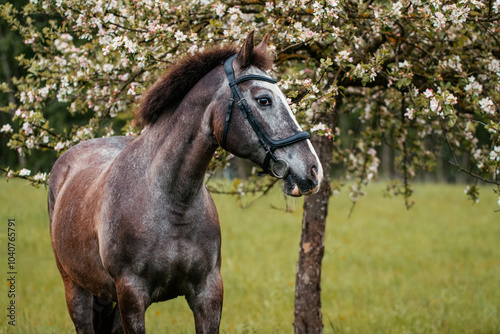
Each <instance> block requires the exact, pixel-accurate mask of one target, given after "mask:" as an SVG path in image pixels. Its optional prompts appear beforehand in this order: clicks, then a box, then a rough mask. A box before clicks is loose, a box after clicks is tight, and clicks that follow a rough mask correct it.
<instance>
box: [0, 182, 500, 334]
mask: <svg viewBox="0 0 500 334" xmlns="http://www.w3.org/2000/svg"><path fill="white" fill-rule="evenodd" d="M383 188H384V185H383V184H376V185H373V186H371V187H369V188H368V189H367V190H368V195H367V196H366V197H365V198H362V199H361V201H360V202H359V203H358V204H357V206H356V208H355V210H354V213H353V215H352V216H351V217H350V218H348V217H347V213H348V211H349V208H350V202H349V200H348V198H347V194H341V195H340V196H339V197H335V198H332V200H331V204H330V209H329V210H330V211H329V216H328V224H327V235H326V239H325V247H326V251H325V257H324V261H323V276H322V277H323V282H322V301H323V318H324V324H325V330H324V332H325V333H500V212H496V213H495V212H494V210H496V209H498V206H497V205H496V202H497V197H496V196H495V195H494V194H493V193H492V192H491V191H490V190H487V189H486V188H484V189H483V196H482V198H481V201H480V202H479V203H478V204H475V205H472V204H471V202H468V201H467V200H466V198H465V196H464V195H463V189H464V186H449V185H416V186H415V190H416V192H415V196H414V200H415V201H416V205H415V206H414V207H413V208H412V209H411V210H410V211H406V209H405V207H404V204H403V203H402V199H400V198H394V199H387V198H383V197H382V190H383ZM215 202H216V204H217V207H218V209H219V215H220V220H221V225H222V239H223V250H222V258H223V263H222V270H223V273H222V274H223V277H224V287H225V295H224V310H223V318H222V323H221V333H292V332H293V326H292V323H293V296H294V285H295V269H296V264H295V263H296V258H297V253H298V244H299V238H300V229H301V218H302V208H301V207H302V199H297V200H294V202H293V203H292V206H294V207H295V212H293V213H285V212H283V211H278V210H275V209H272V208H271V204H273V205H276V206H281V207H283V205H284V204H283V203H284V201H283V197H282V195H281V194H280V193H279V192H275V193H273V194H271V195H270V196H268V197H267V198H263V199H261V200H259V201H258V202H256V203H254V204H253V205H252V206H251V207H250V208H249V209H240V208H239V207H238V205H237V203H236V201H235V200H234V199H233V198H231V197H222V196H216V197H215ZM8 218H14V219H15V221H16V268H15V269H16V271H17V275H16V285H15V288H16V298H15V302H16V327H15V328H13V327H12V326H9V325H7V320H8V318H7V317H6V315H7V312H8V311H7V307H8V306H9V301H10V299H9V298H8V296H7V292H8V289H9V286H8V282H7V278H8V275H7V272H8V271H9V269H8V267H7V262H8V261H7V224H8ZM0 245H1V246H0V268H1V273H2V276H1V277H2V281H3V283H2V284H0V309H1V310H3V311H1V314H0V315H1V321H0V333H23V334H24V333H72V332H73V325H72V323H71V320H70V318H69V315H68V314H67V312H66V306H65V301H64V293H63V286H62V281H61V279H60V277H59V273H58V271H57V269H56V266H55V262H54V259H53V254H52V250H51V247H50V238H49V230H48V217H47V213H46V190H44V189H38V190H37V189H33V188H31V187H29V186H25V185H24V183H23V182H19V181H11V182H9V183H5V181H4V180H3V179H0ZM146 316H147V319H146V324H147V330H148V332H149V333H193V332H194V324H193V319H192V314H191V311H190V310H189V308H188V306H187V304H186V302H185V300H184V299H183V298H177V299H175V300H172V301H168V302H164V303H160V304H154V305H152V306H151V307H150V308H149V309H148V312H147V314H146Z"/></svg>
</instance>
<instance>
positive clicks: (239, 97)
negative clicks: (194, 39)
mask: <svg viewBox="0 0 500 334" xmlns="http://www.w3.org/2000/svg"><path fill="white" fill-rule="evenodd" d="M236 56H237V55H234V56H231V57H230V58H228V59H227V60H226V61H225V62H224V71H225V72H226V76H227V79H228V80H229V87H230V88H231V97H230V98H229V105H228V108H227V113H226V122H225V124H224V134H223V137H222V147H223V148H225V147H226V137H227V130H228V128H229V120H230V118H231V112H232V110H233V103H234V102H235V101H236V104H237V105H238V106H239V107H240V110H241V112H243V116H245V118H246V119H247V120H248V123H250V126H251V127H252V129H253V131H254V132H255V134H256V135H257V137H258V138H259V142H260V145H262V147H263V148H264V150H265V151H266V153H267V154H266V158H265V159H264V166H263V168H264V173H269V174H270V175H272V176H274V177H276V178H279V179H283V178H285V177H286V176H287V175H288V173H289V172H290V164H289V163H288V162H287V161H286V160H283V159H281V158H277V157H276V155H275V154H274V151H275V150H276V149H277V148H279V147H284V146H288V145H292V144H295V143H297V142H299V141H302V140H305V139H309V138H311V135H310V134H309V132H307V131H302V132H299V133H296V134H294V135H292V136H290V137H288V138H285V139H279V140H274V139H272V138H270V137H269V136H268V135H267V133H266V132H265V131H264V129H263V128H262V126H261V125H260V124H259V122H258V121H257V119H256V118H255V116H254V115H253V113H252V110H251V109H250V107H249V106H248V103H247V101H246V100H245V98H244V97H243V94H241V91H240V89H239V88H238V84H240V83H242V82H245V81H248V80H261V81H267V82H270V83H273V84H275V83H277V82H278V81H276V80H275V79H273V78H270V77H265V76H263V75H256V74H248V75H244V76H242V77H239V78H238V79H236V78H235V76H234V69H233V61H234V59H235V58H236Z"/></svg>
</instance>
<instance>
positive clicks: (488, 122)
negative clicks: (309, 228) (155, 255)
mask: <svg viewBox="0 0 500 334" xmlns="http://www.w3.org/2000/svg"><path fill="white" fill-rule="evenodd" d="M0 8H1V10H0V15H2V17H3V18H4V19H5V20H6V21H7V22H8V23H9V24H10V26H11V28H12V29H15V30H17V31H18V33H19V34H20V35H21V36H22V37H23V38H24V41H25V43H26V44H27V45H29V46H30V47H31V48H32V49H33V51H34V53H35V54H36V56H35V57H33V58H30V59H28V58H26V57H24V56H23V57H19V59H18V61H19V62H20V64H21V65H22V66H25V67H26V68H27V69H29V73H30V74H29V76H24V77H21V78H18V79H17V80H16V81H15V82H13V83H12V84H11V85H10V86H9V84H2V85H1V86H0V87H2V90H5V89H9V90H11V91H13V92H15V94H16V98H17V100H18V103H17V104H16V105H15V106H13V109H12V110H10V111H15V110H19V111H18V112H16V113H15V114H14V117H13V120H12V122H11V123H9V124H0V134H1V135H4V136H7V137H9V138H10V141H9V147H10V148H12V149H14V150H17V151H18V152H19V153H20V154H26V153H29V152H30V151H31V150H38V149H52V150H54V151H56V152H57V153H58V154H61V153H62V152H64V151H65V150H66V149H68V148H69V147H71V146H73V145H75V144H76V143H78V142H80V141H82V140H86V139H89V138H94V137H99V136H110V135H115V134H123V135H138V134H139V133H140V131H141V128H139V127H137V126H136V124H135V123H134V122H132V121H131V118H132V116H131V115H132V110H133V109H134V108H136V107H137V105H138V103H140V98H141V96H142V94H143V93H144V91H145V90H146V89H147V87H149V86H151V85H152V84H153V83H154V81H155V80H156V79H157V78H158V77H159V76H160V75H161V74H162V73H163V72H164V71H165V70H166V68H168V66H169V65H170V64H172V63H175V62H176V61H177V60H178V59H180V58H182V57H184V56H186V55H187V54H192V53H194V52H197V51H200V50H203V49H205V48H207V47H209V46H211V45H213V44H216V43H222V44H228V43H235V42H241V41H242V40H243V39H244V38H245V37H246V35H247V34H248V32H250V31H255V34H256V36H257V38H260V37H262V36H263V35H264V34H265V33H269V34H270V47H271V49H272V50H273V51H274V53H275V55H276V62H275V66H274V68H273V70H272V74H273V75H275V76H278V77H279V78H280V79H281V81H280V88H281V89H282V90H284V91H285V93H286V95H287V97H288V98H289V99H290V106H291V109H292V111H293V112H294V114H295V117H296V118H297V120H298V122H299V123H300V124H301V125H302V126H303V127H304V128H306V129H311V130H312V131H313V132H314V133H316V134H319V135H327V136H330V137H331V138H332V140H334V141H335V148H334V151H335V152H334V161H335V162H336V163H344V164H345V165H346V166H347V168H346V170H347V173H348V175H350V176H351V177H354V178H355V179H356V184H357V187H358V188H356V189H355V190H352V193H353V195H352V197H353V198H357V197H359V194H361V192H362V190H361V188H362V186H363V185H364V184H366V183H367V182H369V181H371V180H373V179H375V178H376V176H377V174H378V164H379V161H380V160H379V158H378V157H377V154H376V152H377V150H378V149H379V147H380V145H381V144H382V142H386V143H387V142H389V143H390V145H392V146H393V148H395V149H396V150H398V152H399V153H398V154H399V155H398V159H399V160H398V161H397V163H396V166H397V170H398V172H399V173H400V174H401V175H403V177H404V178H411V177H413V176H414V175H415V174H416V170H417V169H419V168H423V169H428V168H431V167H432V165H433V161H434V162H435V159H436V156H439V155H438V154H436V153H435V152H434V151H435V149H436V148H431V147H429V144H428V143H429V141H428V140H426V138H428V137H432V138H435V137H436V136H439V137H440V138H442V140H443V142H445V143H446V145H447V147H448V144H449V147H451V148H452V149H453V150H457V152H458V151H465V152H467V154H470V155H471V157H472V158H471V160H472V161H473V164H474V167H475V168H477V169H478V171H477V175H481V176H482V177H484V178H491V179H493V180H498V178H499V177H500V176H499V175H498V174H499V170H500V162H499V161H498V159H497V158H496V157H497V156H496V155H495V154H497V151H496V148H497V147H499V146H500V137H499V131H500V110H499V106H500V88H499V87H500V61H499V60H498V59H497V58H498V57H496V56H495V55H494V54H493V51H492V50H496V49H495V48H496V45H495V39H494V38H491V36H497V35H499V33H500V28H499V26H498V24H497V23H498V20H499V19H500V16H499V15H500V13H499V9H500V2H499V0H494V1H483V0H463V1H459V2H455V3H453V2H449V1H442V0H432V1H421V0H417V1H414V0H412V1H410V0H397V1H390V2H387V1H385V2H352V3H346V2H342V1H338V0H327V1H317V0H288V1H285V0H272V1H271V0H270V1H261V2H253V1H236V2H224V1H220V0H218V1H214V0H202V1H191V0H190V1H168V2H166V1H153V0H134V1H122V0H111V1H103V0H85V1H83V0H65V1H61V0H32V1H31V2H30V3H29V4H28V5H26V6H25V7H24V9H23V11H22V12H16V10H15V9H14V8H13V6H12V5H10V4H8V3H7V4H5V5H2V7H0ZM40 13H44V14H45V15H51V16H53V17H60V18H62V20H61V22H60V23H55V22H52V23H51V24H50V25H48V26H47V27H46V29H38V28H37V26H36V25H35V23H34V21H33V20H24V19H21V18H25V17H28V18H29V17H35V16H37V15H39V14H40ZM55 104H58V105H63V106H65V108H67V112H68V113H70V114H71V115H78V116H79V117H86V124H82V123H79V124H78V125H75V126H74V127H72V128H70V129H64V130H62V129H57V130H56V129H54V128H52V127H51V126H50V125H49V124H51V123H49V119H46V116H45V112H44V110H46V109H47V107H50V106H52V105H55ZM333 110H335V112H336V113H337V114H338V115H340V117H338V118H342V117H343V118H345V119H343V120H342V126H347V125H348V126H353V128H354V129H356V131H355V132H350V130H351V129H344V128H342V126H340V123H335V122H332V121H331V118H329V117H326V116H328V115H329V114H330V113H332V111H333ZM338 118H337V119H338ZM84 123H85V122H84ZM124 123H125V126H123V124H124ZM341 128H342V131H341V130H339V129H341ZM479 128H482V129H484V130H486V131H482V130H481V133H486V136H487V138H485V136H484V135H483V137H482V138H479V137H480V136H479V135H478V129H479ZM410 129H411V130H410ZM491 157H494V158H493V159H492V158H491ZM219 161H220V160H219ZM213 166H218V167H223V166H222V165H218V164H215V163H214V164H213ZM214 168H215V167H214ZM19 173H21V171H17V172H13V171H11V175H19ZM26 173H27V172H26V171H23V172H22V173H21V175H20V176H22V177H30V178H33V177H34V176H32V174H34V173H30V174H29V175H26ZM35 175H38V174H35ZM47 177H48V176H47V175H45V176H44V177H42V176H39V177H38V180H42V181H44V180H46V178H47ZM404 193H408V192H404Z"/></svg>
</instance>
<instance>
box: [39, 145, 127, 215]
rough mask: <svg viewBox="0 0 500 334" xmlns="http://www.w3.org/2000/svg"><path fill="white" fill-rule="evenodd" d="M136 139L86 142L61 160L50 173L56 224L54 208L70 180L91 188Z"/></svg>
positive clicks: (52, 208)
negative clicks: (91, 184) (92, 183)
mask: <svg viewBox="0 0 500 334" xmlns="http://www.w3.org/2000/svg"><path fill="white" fill-rule="evenodd" d="M132 140H133V138H132V137H110V138H98V139H91V140H86V141H84V142H81V143H79V144H78V145H75V146H73V147H72V148H70V149H69V150H67V151H66V152H65V153H64V154H63V155H61V156H60V157H59V159H57V161H56V162H55V164H54V166H53V167H52V170H51V172H50V180H49V194H48V209H49V217H50V220H51V221H52V216H53V211H54V206H55V204H56V200H57V197H58V195H59V193H60V191H61V190H62V188H63V186H64V185H65V184H66V183H67V181H69V180H73V181H76V180H79V183H81V184H86V185H89V184H90V183H91V182H93V181H95V180H96V179H97V178H98V177H99V176H100V175H101V174H102V173H103V172H104V171H105V170H106V169H107V167H108V166H109V165H110V164H111V163H112V162H113V160H114V159H115V158H116V157H117V156H118V154H119V153H120V152H121V151H122V150H123V149H124V148H125V146H127V144H128V143H130V141H132Z"/></svg>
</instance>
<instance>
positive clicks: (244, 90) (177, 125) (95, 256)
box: [48, 32, 323, 333]
mask: <svg viewBox="0 0 500 334" xmlns="http://www.w3.org/2000/svg"><path fill="white" fill-rule="evenodd" d="M267 44H268V37H267V35H266V36H265V37H264V39H263V40H262V42H261V43H260V44H258V45H257V46H255V45H254V37H253V32H252V33H250V34H249V35H248V36H247V38H246V40H245V42H244V43H243V46H242V47H241V48H238V47H236V46H234V45H229V46H228V45H226V46H215V47H211V48H207V49H206V50H204V51H201V52H199V53H195V54H193V55H189V56H186V57H184V58H182V59H181V60H179V61H178V62H176V63H175V64H173V65H172V66H171V67H170V69H169V70H168V71H167V73H166V74H165V75H164V76H163V77H161V78H160V79H159V80H158V81H157V82H156V83H155V84H154V85H153V86H152V87H151V88H150V89H148V90H147V91H146V93H145V94H144V96H143V97H142V100H141V103H140V106H139V107H138V108H137V109H136V110H135V111H134V114H135V118H136V120H137V121H138V122H140V123H141V124H142V125H143V126H144V130H143V132H142V133H141V134H140V135H139V136H137V137H135V138H133V137H126V136H117V137H110V138H97V139H91V140H87V141H83V142H81V143H79V144H77V145H75V146H74V147H72V148H70V149H68V150H67V151H66V152H65V153H64V154H62V155H61V156H60V157H59V158H58V159H57V161H56V162H55V164H54V166H53V168H52V171H51V174H50V175H51V177H50V181H49V189H48V212H49V218H50V235H51V243H52V248H53V251H54V255H55V261H56V265H57V268H58V270H59V272H60V274H61V277H62V281H63V283H64V289H65V297H66V304H67V308H68V312H69V315H70V317H71V319H72V321H73V323H74V327H75V330H76V332H77V333H100V332H101V333H122V332H124V333H145V312H146V309H147V308H148V306H149V305H150V304H151V303H154V302H161V301H166V300H169V299H173V298H176V297H178V296H184V297H185V299H186V301H187V303H188V305H189V307H190V309H191V310H192V312H193V315H194V321H195V329H196V333H218V331H219V324H220V318H221V312H222V301H223V285H222V277H221V273H220V267H221V232H220V225H219V218H218V215H217V210H216V207H215V204H214V202H213V200H212V198H211V196H210V194H209V192H208V190H207V188H206V187H205V185H204V176H205V172H206V169H207V168H208V165H209V163H210V161H211V159H212V157H213V155H214V153H215V151H216V149H217V148H218V147H219V146H221V147H223V148H224V149H226V150H227V151H229V152H231V153H233V154H234V155H236V156H239V157H242V158H246V159H249V160H251V161H253V162H254V163H255V164H257V165H259V166H260V167H262V168H263V171H264V172H267V173H268V174H271V175H272V176H274V177H277V178H282V179H283V191H284V193H285V194H287V195H291V196H301V195H307V194H311V193H314V192H316V191H318V188H319V184H320V183H321V180H322V177H323V175H322V173H323V172H322V167H321V164H320V161H319V160H318V157H317V155H316V152H315V151H314V148H313V147H312V145H311V142H310V140H309V134H308V133H307V132H304V131H302V129H301V128H300V126H299V124H298V123H297V121H296V120H295V118H294V115H293V114H292V112H291V110H290V107H289V106H288V104H287V101H286V98H285V96H284V94H283V93H282V91H281V90H280V89H279V88H278V86H277V85H276V84H275V83H276V81H275V80H274V79H272V78H271V77H270V76H269V74H268V72H266V70H268V69H269V68H270V67H271V65H272V62H273V57H272V55H271V52H270V51H269V48H268V46H267ZM237 106H238V107H239V108H238V107H237ZM238 109H239V110H240V111H241V112H239V111H237V110H238Z"/></svg>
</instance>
